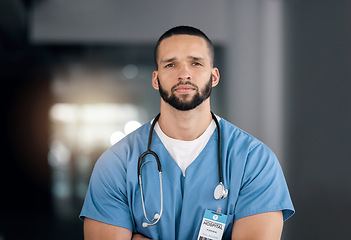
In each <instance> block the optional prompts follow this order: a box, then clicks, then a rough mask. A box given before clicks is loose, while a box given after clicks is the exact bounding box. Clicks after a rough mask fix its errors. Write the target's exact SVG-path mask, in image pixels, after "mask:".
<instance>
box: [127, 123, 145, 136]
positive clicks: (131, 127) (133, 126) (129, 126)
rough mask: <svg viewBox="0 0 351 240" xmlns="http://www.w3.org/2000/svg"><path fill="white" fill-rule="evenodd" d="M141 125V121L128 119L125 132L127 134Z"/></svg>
mask: <svg viewBox="0 0 351 240" xmlns="http://www.w3.org/2000/svg"><path fill="white" fill-rule="evenodd" d="M140 126H141V123H140V122H138V121H135V120H133V121H128V122H127V123H126V124H125V125H124V133H125V134H126V135H127V134H129V133H131V132H133V131H134V130H136V129H138V128H139V127H140Z"/></svg>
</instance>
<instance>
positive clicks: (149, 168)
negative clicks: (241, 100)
mask: <svg viewBox="0 0 351 240" xmlns="http://www.w3.org/2000/svg"><path fill="white" fill-rule="evenodd" d="M213 59H214V50H213V45H212V43H211V41H210V40H209V39H208V38H207V36H206V35H205V34H204V33H203V32H201V31H200V30H198V29H196V28H193V27H187V26H179V27H175V28H172V29H170V30H168V31H167V32H166V33H164V34H163V35H162V36H161V37H160V39H159V41H158V43H157V45H156V48H155V62H156V67H157V70H155V71H154V72H153V75H152V86H153V87H154V88H155V89H156V90H158V91H159V93H160V95H161V109H160V117H159V119H158V121H157V122H156V121H155V123H156V125H155V128H154V130H153V131H152V133H153V134H152V143H151V150H152V151H154V152H155V153H156V154H157V155H158V156H159V159H160V163H161V165H162V191H161V186H160V184H159V183H160V180H159V173H158V170H157V164H156V160H155V159H154V158H152V157H151V156H146V157H145V158H144V159H143V162H142V164H141V166H142V168H141V176H142V179H143V180H142V183H143V185H142V186H143V187H142V191H143V196H144V199H143V201H144V204H145V212H144V211H143V206H142V198H141V192H140V191H141V189H140V185H139V181H138V159H139V156H140V155H141V154H142V153H143V152H145V151H146V149H147V143H148V137H149V131H150V128H151V123H150V122H149V123H146V124H144V125H143V126H142V127H140V128H139V129H137V130H136V131H134V132H133V133H131V134H129V135H128V136H126V137H125V138H124V139H123V140H121V141H120V142H118V143H117V144H115V145H114V146H112V147H111V148H110V149H108V150H107V151H106V152H105V153H104V154H103V155H102V156H101V157H100V158H99V160H98V161H97V163H96V165H95V167H94V171H93V173H92V176H91V180H90V184H89V189H88V192H87V195H86V198H85V201H84V206H83V209H82V212H81V215H80V217H81V218H82V219H83V220H84V236H85V239H87V240H95V239H97V240H100V239H104V240H106V239H107V240H109V239H111V240H112V239H114V240H116V239H234V240H239V239H260V240H278V239H280V237H281V233H282V229H283V222H284V221H285V220H286V219H288V218H289V217H290V216H292V215H293V213H294V208H293V205H292V202H291V199H290V196H289V191H288V188H287V185H286V182H285V179H284V175H283V172H282V170H281V167H280V165H279V162H278V160H277V158H276V157H275V155H274V153H273V152H272V151H271V150H270V149H269V148H268V147H267V146H265V145H264V144H263V143H262V142H260V141H259V140H257V139H255V138H254V137H252V136H250V135H249V134H247V133H245V132H244V131H242V130H240V129H239V128H237V127H236V126H234V125H232V124H231V123H229V122H227V121H226V120H224V119H222V118H220V117H218V116H215V117H213V116H212V114H211V110H210V94H211V90H212V87H215V86H216V85H217V84H218V83H219V79H220V74H219V70H218V69H217V68H216V67H214V66H213ZM214 118H216V120H218V121H219V129H220V133H221V166H220V167H221V169H222V172H223V174H222V175H223V185H224V187H225V188H226V189H228V193H227V196H226V197H225V198H223V199H219V200H217V199H215V198H214V190H215V188H216V186H217V185H218V183H219V174H218V169H219V166H218V161H217V156H218V145H217V143H218V132H217V130H216V129H217V126H216V124H215V119H214ZM161 196H162V198H163V207H162V209H161V205H162V204H161V202H162V201H161ZM161 211H162V213H161ZM156 213H158V214H160V215H161V214H162V215H161V218H160V219H159V221H158V222H157V224H155V225H150V226H147V227H145V226H143V223H144V222H147V220H146V218H145V214H146V216H147V217H148V218H149V219H152V218H153V216H154V215H155V214H156ZM208 214H212V215H210V216H211V217H210V218H212V217H213V219H207V218H208ZM221 219H222V222H220V220H221ZM223 219H224V220H223ZM144 225H145V224H144ZM214 227H217V229H214ZM212 228H213V229H212ZM217 230H218V233H217V232H216V231H217ZM206 231H207V233H206ZM211 232H212V233H213V234H214V232H216V234H214V235H213V236H210V235H206V234H208V233H211Z"/></svg>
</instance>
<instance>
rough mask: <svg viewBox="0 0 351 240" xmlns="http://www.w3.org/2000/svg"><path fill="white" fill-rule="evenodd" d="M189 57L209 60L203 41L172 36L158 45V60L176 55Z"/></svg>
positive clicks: (186, 36)
mask: <svg viewBox="0 0 351 240" xmlns="http://www.w3.org/2000/svg"><path fill="white" fill-rule="evenodd" d="M182 54H185V55H188V56H189V55H191V56H195V57H203V58H209V57H210V56H209V54H210V53H209V47H208V45H207V42H206V40H205V39H203V38H201V37H198V36H192V35H174V36H171V37H168V38H165V39H164V40H163V41H162V42H161V43H160V45H159V48H158V55H159V59H161V58H168V57H177V56H178V55H182Z"/></svg>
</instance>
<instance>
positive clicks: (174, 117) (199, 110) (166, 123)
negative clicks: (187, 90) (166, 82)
mask: <svg viewBox="0 0 351 240" xmlns="http://www.w3.org/2000/svg"><path fill="white" fill-rule="evenodd" d="M210 111H211V110H210V102H209V99H207V100H205V101H204V102H203V103H202V104H200V105H199V106H198V107H196V108H195V109H192V110H189V111H179V110H177V109H175V108H173V107H171V106H170V105H169V104H168V103H165V102H163V100H162V101H161V116H160V119H159V121H158V123H159V125H160V128H161V129H162V131H163V132H164V133H165V134H166V135H167V136H168V137H171V138H174V139H178V140H183V141H192V140H195V139H197V138H198V137H200V136H201V134H203V133H204V132H205V131H206V129H207V128H208V126H209V125H210V123H211V121H212V116H211V112H210Z"/></svg>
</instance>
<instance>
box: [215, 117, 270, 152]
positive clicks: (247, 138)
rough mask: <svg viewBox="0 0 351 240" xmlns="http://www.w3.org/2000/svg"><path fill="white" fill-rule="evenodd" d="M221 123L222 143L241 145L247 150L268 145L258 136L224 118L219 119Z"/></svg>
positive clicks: (229, 145) (231, 145) (240, 146)
mask: <svg viewBox="0 0 351 240" xmlns="http://www.w3.org/2000/svg"><path fill="white" fill-rule="evenodd" d="M219 125H220V129H221V138H222V144H224V145H227V147H239V148H240V149H242V150H243V149H245V150H246V151H247V152H250V151H252V150H254V149H255V148H257V147H258V146H262V147H264V148H266V147H267V146H266V145H265V144H264V143H263V142H261V141H260V140H258V139H257V138H256V137H254V136H252V135H251V134H249V133H247V132H245V131H244V130H242V129H240V128H239V127H237V126H235V125H234V124H232V123H230V122H228V121H227V120H225V119H223V118H221V120H220V121H219ZM267 148H268V147H267Z"/></svg>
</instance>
